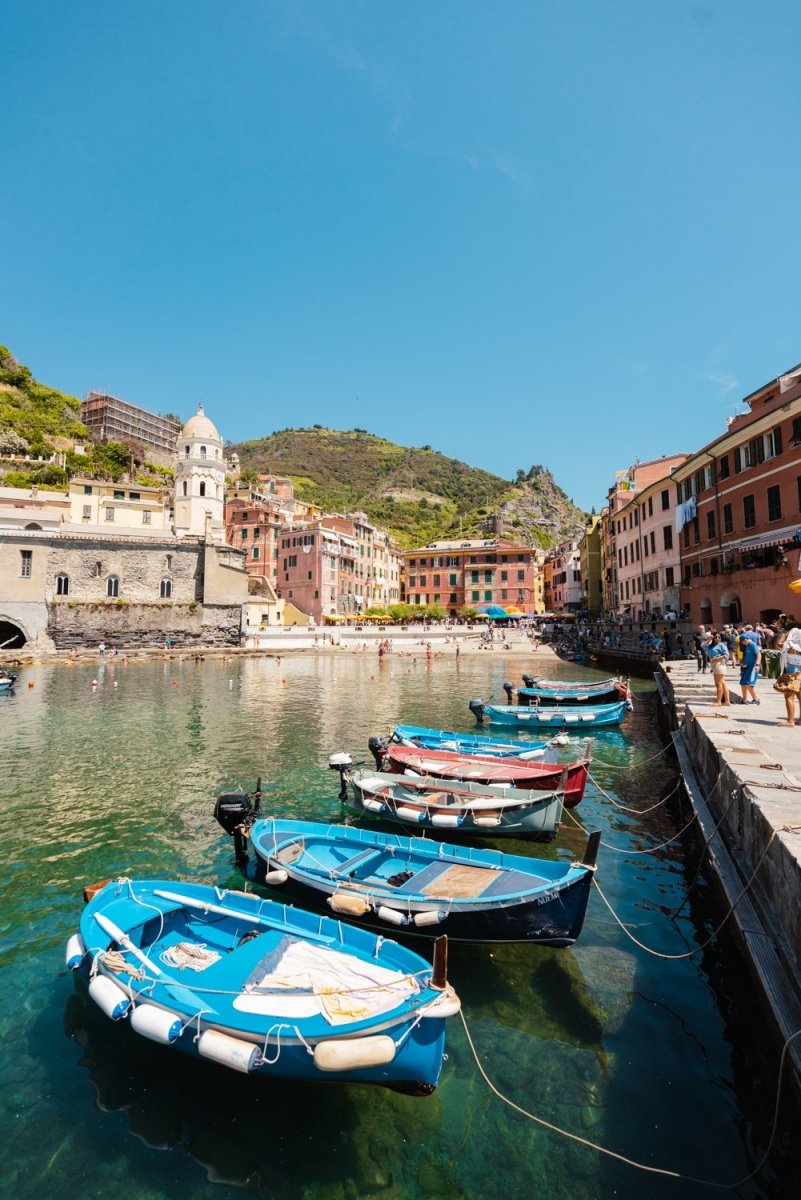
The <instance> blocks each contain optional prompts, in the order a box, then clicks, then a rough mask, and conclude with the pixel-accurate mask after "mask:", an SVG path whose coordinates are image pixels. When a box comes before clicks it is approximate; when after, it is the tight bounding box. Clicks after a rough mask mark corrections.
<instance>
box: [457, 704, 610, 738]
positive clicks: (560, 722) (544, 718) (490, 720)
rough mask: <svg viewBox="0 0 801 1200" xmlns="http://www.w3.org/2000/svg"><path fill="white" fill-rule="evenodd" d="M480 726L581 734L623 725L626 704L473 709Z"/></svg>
mask: <svg viewBox="0 0 801 1200" xmlns="http://www.w3.org/2000/svg"><path fill="white" fill-rule="evenodd" d="M472 711H473V712H474V714H475V715H476V720H477V721H478V722H479V724H480V725H483V724H485V723H486V724H489V725H511V726H514V727H516V728H518V729H552V730H556V729H560V730H564V731H565V732H575V733H578V732H581V731H583V730H586V729H599V728H602V727H603V726H608V725H620V724H622V722H623V719H624V717H625V715H626V705H625V702H623V701H621V702H620V703H619V704H604V705H593V706H592V707H590V706H589V705H576V706H575V707H572V708H536V707H533V706H531V707H528V706H520V705H517V704H486V705H481V706H480V715H479V712H478V711H477V710H476V709H475V708H473V709H472Z"/></svg>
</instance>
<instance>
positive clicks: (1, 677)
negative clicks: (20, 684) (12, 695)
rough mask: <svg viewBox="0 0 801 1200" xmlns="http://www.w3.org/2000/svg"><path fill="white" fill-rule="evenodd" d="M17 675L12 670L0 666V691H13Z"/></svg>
mask: <svg viewBox="0 0 801 1200" xmlns="http://www.w3.org/2000/svg"><path fill="white" fill-rule="evenodd" d="M16 682H17V677H16V675H15V674H14V672H13V671H7V670H6V669H5V667H0V692H13V690H14V684H15V683H16Z"/></svg>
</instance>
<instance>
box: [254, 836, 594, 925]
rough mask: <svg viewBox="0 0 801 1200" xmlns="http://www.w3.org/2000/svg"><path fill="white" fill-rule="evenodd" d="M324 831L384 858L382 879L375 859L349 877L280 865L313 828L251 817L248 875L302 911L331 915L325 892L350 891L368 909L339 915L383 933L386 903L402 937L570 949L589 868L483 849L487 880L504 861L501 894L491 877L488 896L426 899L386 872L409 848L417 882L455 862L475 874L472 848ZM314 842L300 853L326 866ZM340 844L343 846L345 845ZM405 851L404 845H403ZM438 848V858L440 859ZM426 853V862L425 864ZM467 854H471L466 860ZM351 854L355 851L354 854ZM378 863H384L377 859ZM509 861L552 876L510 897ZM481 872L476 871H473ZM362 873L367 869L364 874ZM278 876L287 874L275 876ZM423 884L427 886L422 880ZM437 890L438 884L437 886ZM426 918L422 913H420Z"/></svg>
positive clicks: (511, 866)
mask: <svg viewBox="0 0 801 1200" xmlns="http://www.w3.org/2000/svg"><path fill="white" fill-rule="evenodd" d="M318 828H319V829H321V830H322V831H323V833H324V834H325V833H330V834H331V835H332V836H333V837H336V838H338V839H339V845H341V846H342V847H343V851H342V852H343V853H350V851H351V849H356V848H358V847H360V846H361V847H365V848H366V849H367V850H368V851H370V850H371V849H372V850H373V853H374V855H377V856H378V857H379V859H380V858H381V857H382V855H383V859H384V860H388V861H389V862H390V864H391V865H389V866H384V871H385V874H384V877H383V878H382V877H381V868H380V867H376V865H375V863H372V864H370V863H368V865H367V867H365V869H364V870H363V871H362V872H361V873H359V871H358V869H357V870H356V871H354V876H355V878H354V877H352V876H350V875H349V874H347V873H346V874H345V875H344V876H343V874H342V873H341V872H338V871H336V870H332V871H330V872H329V874H328V875H327V876H326V875H325V874H324V873H322V872H321V873H319V875H318V877H316V878H315V877H313V875H312V874H310V873H308V872H304V870H303V862H302V860H301V861H297V860H296V862H295V864H293V865H290V866H287V864H286V857H287V853H286V852H287V848H288V847H291V846H292V844H293V842H296V839H298V838H300V839H301V840H303V841H304V842H305V843H306V845H308V839H309V838H310V837H311V839H314V833H315V826H314V825H313V823H312V822H301V821H298V822H292V821H272V820H265V821H260V822H257V823H256V825H254V827H253V830H252V837H251V843H252V846H253V849H254V851H255V853H256V862H255V865H254V867H253V869H252V878H253V879H254V881H255V882H256V883H258V884H260V885H263V886H265V887H269V888H271V890H272V891H273V893H274V894H276V895H280V896H281V898H284V897H287V898H289V899H290V901H291V902H294V903H298V904H301V905H303V907H304V908H307V909H311V910H313V911H315V912H323V913H330V912H331V907H332V905H331V897H332V896H334V895H342V894H345V895H348V896H356V897H359V898H361V899H363V900H364V901H365V903H366V904H368V907H367V908H366V909H365V910H364V911H363V912H360V913H356V912H351V913H343V916H344V919H346V920H349V921H354V922H356V923H357V924H360V925H364V926H366V927H367V928H370V929H375V930H378V931H380V932H382V933H386V931H387V929H388V928H391V927H392V926H390V925H388V919H387V917H382V916H380V915H379V913H380V912H382V911H385V910H386V908H387V906H391V907H392V911H393V912H397V913H399V914H401V915H402V916H403V918H404V923H403V924H402V925H401V926H400V927H399V928H398V929H397V932H398V933H399V934H401V935H403V936H408V937H415V938H420V937H423V938H432V937H437V936H439V935H440V934H443V933H444V934H447V936H448V938H449V940H451V941H458V942H465V943H474V944H477V945H478V944H487V943H495V942H527V943H529V944H537V945H543V946H556V947H563V946H570V945H572V944H573V943H574V942H575V941H576V939H577V938H578V936H579V934H580V932H581V929H582V927H583V924H584V918H585V915H586V911H587V903H588V898H589V892H590V888H591V885H592V869H591V868H588V867H586V866H584V865H583V864H573V865H571V866H569V867H566V866H565V865H564V864H561V863H550V862H540V861H538V860H530V859H523V858H521V856H519V855H509V854H505V855H504V854H500V853H499V852H497V851H483V852H481V854H482V856H483V860H484V861H483V862H482V864H481V866H483V867H484V868H485V870H486V873H487V875H488V878H491V879H492V876H493V866H494V864H496V863H498V864H508V866H507V871H506V874H507V876H508V877H509V881H510V882H509V885H508V888H509V890H508V892H507V894H503V891H501V894H500V895H498V894H497V889H498V882H497V881H496V880H495V879H492V882H491V883H490V884H489V885H488V888H489V890H490V891H491V892H495V893H496V895H495V896H494V897H493V895H488V896H486V897H484V898H482V896H480V895H479V896H478V897H473V898H468V899H465V898H460V897H458V896H453V895H448V896H446V897H439V898H432V897H431V896H428V895H426V894H424V893H422V892H418V891H416V890H407V889H410V888H412V889H413V888H414V886H415V885H414V884H413V882H407V883H404V884H402V885H401V886H400V887H399V888H390V887H389V886H388V885H387V878H386V871H392V870H394V869H395V868H396V867H397V866H398V865H399V864H400V863H401V862H405V863H409V861H410V860H409V858H406V857H404V856H405V855H406V854H409V855H410V856H411V857H412V859H413V858H414V855H415V848H416V847H419V848H420V849H419V850H418V853H419V854H421V855H423V857H422V858H421V860H420V861H419V862H417V863H415V864H414V865H415V866H416V867H417V869H418V870H419V872H420V879H421V882H422V880H423V879H424V878H425V875H426V873H427V872H430V871H431V869H432V867H434V869H435V870H436V869H437V868H440V869H444V871H447V870H448V868H449V867H451V866H452V867H455V868H456V869H457V871H458V870H463V871H464V870H466V871H467V872H468V873H469V872H470V870H471V869H472V871H473V872H474V873H475V872H476V869H477V868H476V860H475V857H474V856H475V853H476V852H475V850H471V849H466V848H464V847H459V846H455V845H448V844H447V843H445V844H444V845H441V844H435V845H436V847H437V851H436V852H434V853H432V843H431V842H430V840H426V841H421V839H417V838H405V837H400V836H398V835H395V834H385V833H380V832H377V831H373V830H368V829H363V828H362V829H349V828H348V827H331V828H330V830H328V831H326V830H325V827H318ZM351 842H352V845H351ZM320 847H321V840H320V838H319V837H318V839H317V840H315V841H313V846H312V847H309V848H308V850H307V853H308V856H309V857H310V858H311V860H312V862H313V863H317V864H322V865H326V866H327V865H329V861H330V860H329V861H327V860H326V857H325V849H324V847H323V848H320ZM345 847H347V851H346V850H345ZM408 848H411V850H409V849H408ZM443 851H444V852H445V855H444V856H443ZM426 856H428V859H429V861H426ZM471 856H473V857H471ZM356 857H357V858H358V855H357V856H356ZM382 865H383V864H382ZM515 865H517V866H520V865H522V866H523V867H524V868H529V867H531V866H533V865H536V867H537V869H539V870H541V871H543V872H548V874H549V875H550V876H552V877H550V878H548V877H546V878H545V879H543V882H542V886H541V887H540V889H539V890H538V891H537V892H536V893H534V892H533V891H532V889H533V886H534V880H533V879H532V878H531V877H529V878H528V879H527V880H526V882H525V883H524V884H523V886H524V887H527V890H528V893H529V894H519V895H514V894H512V888H513V884H512V881H513V880H516V879H517V877H518V872H517V871H515ZM479 869H480V868H479ZM368 872H369V873H368ZM283 875H286V876H287V877H286V878H285V879H283V878H282V876H283ZM429 886H430V885H429ZM443 890H444V889H443ZM422 913H426V914H431V915H432V916H433V915H437V916H438V917H439V918H440V919H439V920H437V921H436V923H433V924H430V925H427V924H423V925H417V924H415V918H416V917H418V918H419V914H422ZM423 919H424V920H427V919H428V918H423Z"/></svg>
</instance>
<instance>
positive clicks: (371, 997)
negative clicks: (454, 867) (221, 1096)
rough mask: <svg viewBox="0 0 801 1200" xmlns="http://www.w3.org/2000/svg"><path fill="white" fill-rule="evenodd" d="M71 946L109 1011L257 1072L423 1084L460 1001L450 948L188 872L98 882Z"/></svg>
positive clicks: (70, 961)
mask: <svg viewBox="0 0 801 1200" xmlns="http://www.w3.org/2000/svg"><path fill="white" fill-rule="evenodd" d="M439 945H440V946H441V947H442V948H443V949H444V947H445V945H446V942H445V939H443V941H442V943H441V944H439ZM66 958H67V966H68V967H70V968H71V969H73V970H76V971H79V972H80V974H81V975H82V976H84V978H85V979H86V980H87V981H88V987H89V995H90V996H91V998H92V999H93V1000H94V1001H95V1003H96V1004H97V1005H98V1006H99V1007H100V1008H101V1009H102V1010H103V1012H104V1013H105V1014H106V1015H107V1016H108V1017H110V1018H111V1019H112V1020H120V1019H122V1018H126V1019H129V1020H130V1023H131V1027H132V1028H133V1029H134V1030H135V1031H136V1032H137V1033H138V1034H141V1036H143V1037H146V1038H149V1039H150V1040H152V1041H155V1042H159V1043H161V1044H162V1045H165V1046H171V1047H172V1048H173V1049H175V1050H179V1051H183V1052H184V1053H187V1054H190V1055H193V1056H196V1057H200V1058H205V1059H208V1060H210V1061H212V1062H215V1063H219V1064H221V1065H223V1066H226V1067H229V1068H231V1069H233V1070H235V1071H240V1072H243V1073H245V1074H252V1075H256V1076H261V1077H264V1078H272V1079H293V1080H313V1081H318V1082H319V1081H323V1080H331V1081H335V1082H336V1081H339V1082H356V1083H377V1084H382V1085H384V1086H386V1087H390V1088H394V1089H396V1090H398V1091H403V1092H407V1093H409V1094H412V1095H428V1094H429V1093H430V1092H432V1091H433V1090H434V1088H435V1087H436V1085H437V1081H438V1079H439V1074H440V1069H441V1066H442V1061H443V1056H444V1052H445V1019H446V1017H448V1016H451V1015H452V1014H453V1013H455V1012H457V1011H458V1008H459V1001H458V998H457V997H456V995H455V993H454V992H453V990H452V988H450V986H449V985H448V984H447V981H446V980H445V978H444V975H445V971H444V954H440V955H439V958H438V960H437V959H436V956H435V965H434V967H433V969H432V967H431V965H430V964H429V963H428V962H426V961H425V959H422V958H420V957H419V956H418V955H417V954H415V953H413V952H412V951H411V950H409V949H408V948H407V947H405V946H400V945H398V944H397V943H396V942H393V941H389V940H387V941H385V940H384V939H383V938H376V937H375V935H373V934H371V933H369V932H368V931H367V930H364V929H359V928H356V927H353V926H350V925H347V924H344V923H342V922H340V921H337V920H333V919H331V918H328V917H320V916H315V915H313V914H312V913H308V912H304V911H303V910H301V909H297V908H291V907H289V906H287V905H285V904H278V903H276V902H275V901H273V900H268V899H264V898H261V897H259V896H256V895H253V894H246V893H244V892H226V891H223V890H221V889H220V888H215V887H207V886H204V885H201V884H193V883H185V882H183V881H181V882H169V881H139V880H136V881H134V880H130V879H120V880H116V881H114V882H110V883H107V884H105V885H103V886H101V888H100V890H98V891H97V892H96V894H95V895H94V896H93V898H92V899H91V900H90V902H89V903H88V905H87V906H86V908H85V909H84V911H83V914H82V916H81V921H80V931H79V932H78V933H76V934H73V936H72V937H71V938H70V940H69V942H68V944H67V955H66Z"/></svg>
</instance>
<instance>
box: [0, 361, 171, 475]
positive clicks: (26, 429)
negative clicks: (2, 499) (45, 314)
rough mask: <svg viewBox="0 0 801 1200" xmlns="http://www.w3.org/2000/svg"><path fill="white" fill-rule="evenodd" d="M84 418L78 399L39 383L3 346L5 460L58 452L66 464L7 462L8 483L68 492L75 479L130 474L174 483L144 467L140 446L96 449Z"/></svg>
mask: <svg viewBox="0 0 801 1200" xmlns="http://www.w3.org/2000/svg"><path fill="white" fill-rule="evenodd" d="M80 412H81V402H80V400H79V399H78V398H77V396H68V395H67V394H66V393H64V392H59V391H57V390H56V389H55V388H52V387H48V386H47V385H46V384H44V383H39V382H37V380H35V379H34V378H33V375H32V374H31V371H30V369H29V368H28V367H26V366H23V365H22V363H19V362H17V360H16V359H15V358H14V356H13V354H12V353H11V351H10V350H9V349H8V348H7V347H6V346H0V454H11V455H17V456H24V455H31V456H32V457H34V458H49V457H50V456H51V455H52V454H53V452H54V451H61V452H62V458H61V460H60V461H63V462H64V466H63V467H62V466H59V465H55V464H53V463H41V464H37V463H27V462H16V463H15V462H8V461H7V462H6V463H3V464H2V468H0V475H1V476H2V483H3V484H5V485H7V486H8V487H24V488H27V487H31V486H32V485H34V484H36V485H37V486H39V487H47V488H54V489H57V490H66V488H67V485H68V481H69V479H70V477H71V476H72V475H83V476H86V477H88V478H90V479H115V480H116V479H119V478H120V477H121V476H122V475H123V474H128V475H129V476H132V477H133V478H135V479H137V480H138V481H139V483H141V484H146V483H152V484H157V483H160V482H162V481H163V480H165V479H167V480H169V479H171V478H172V472H171V471H165V470H163V469H162V468H160V467H156V466H153V465H152V464H151V463H147V462H144V461H142V459H143V456H142V455H141V454H140V453H138V448H137V447H135V446H128V445H122V444H120V443H118V442H106V443H103V444H102V445H93V444H92V442H91V441H90V439H89V433H88V430H87V428H86V426H85V425H84V424H82V422H81V417H80ZM75 442H81V443H83V445H84V447H85V453H84V454H74V453H72V446H73V444H74V443H75Z"/></svg>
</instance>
